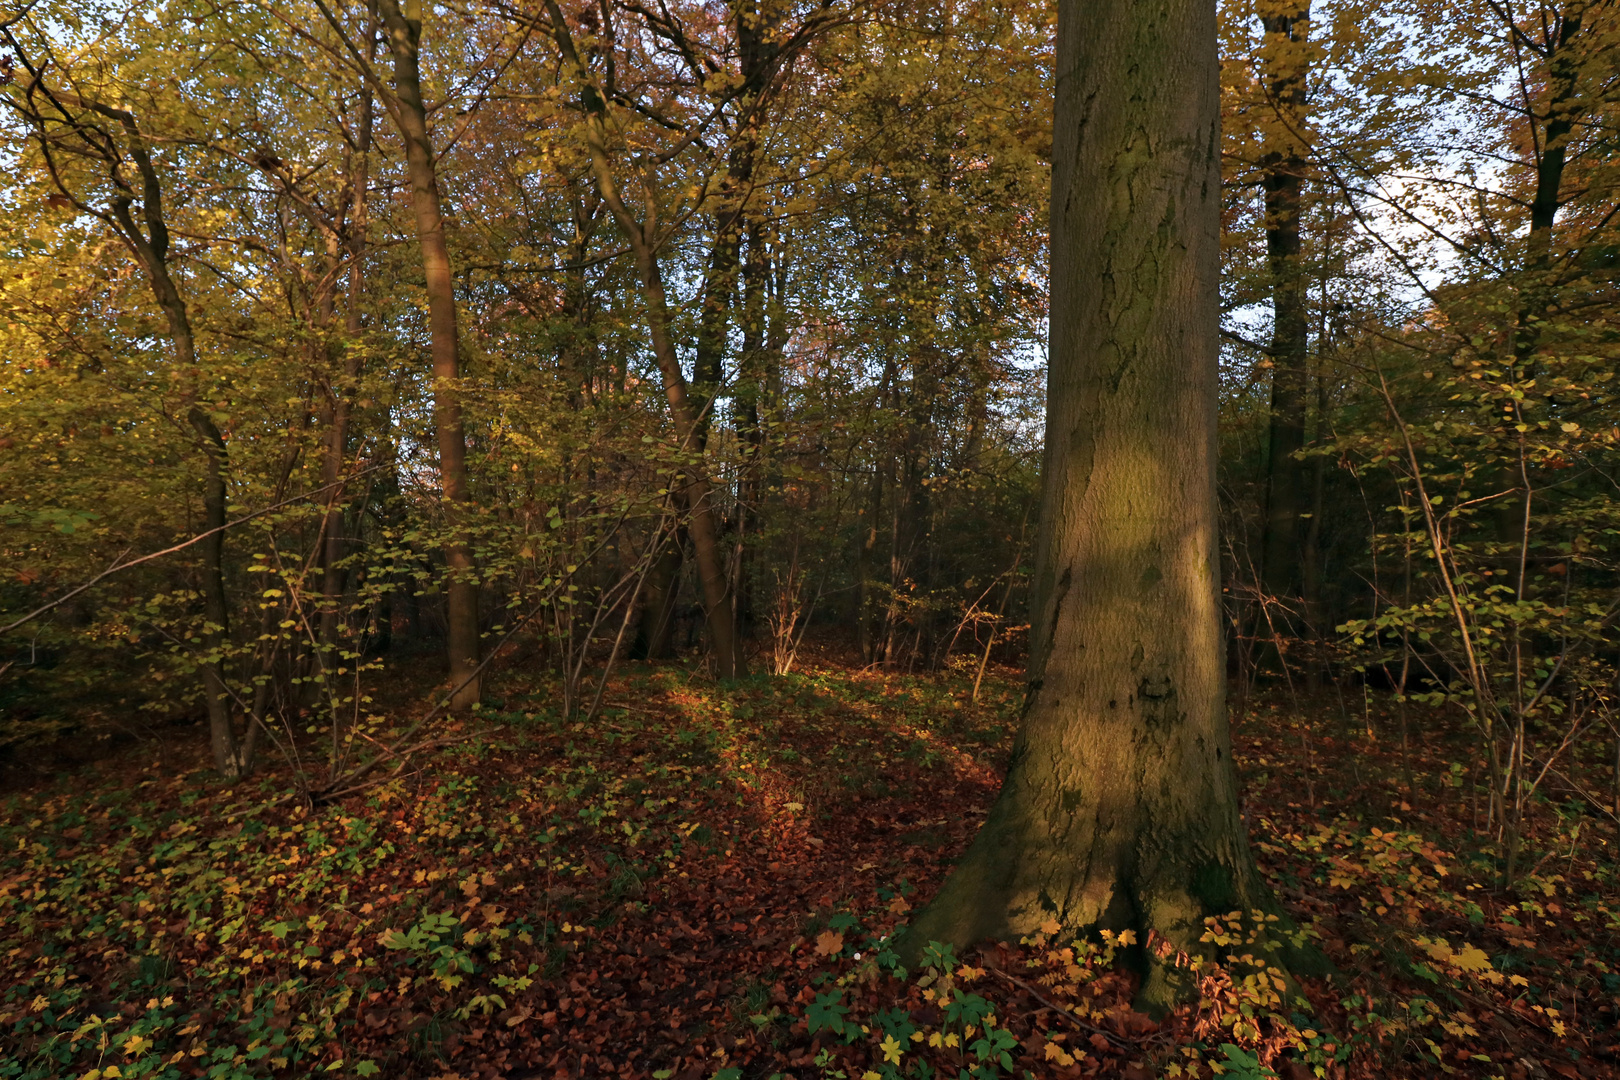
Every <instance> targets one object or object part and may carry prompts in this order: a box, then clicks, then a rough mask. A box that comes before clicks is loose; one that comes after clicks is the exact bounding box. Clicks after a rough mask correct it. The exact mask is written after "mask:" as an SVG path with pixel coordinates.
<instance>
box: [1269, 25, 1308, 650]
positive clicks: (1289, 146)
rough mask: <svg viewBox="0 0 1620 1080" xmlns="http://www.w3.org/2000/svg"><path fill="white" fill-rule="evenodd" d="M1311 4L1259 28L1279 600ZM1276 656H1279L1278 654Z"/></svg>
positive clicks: (1299, 370)
mask: <svg viewBox="0 0 1620 1080" xmlns="http://www.w3.org/2000/svg"><path fill="white" fill-rule="evenodd" d="M1309 18H1310V5H1309V3H1308V2H1305V3H1302V4H1301V5H1300V6H1299V7H1298V8H1297V9H1295V10H1294V11H1291V12H1289V13H1287V14H1283V15H1268V16H1266V17H1265V18H1264V19H1263V20H1262V21H1263V23H1264V25H1265V31H1266V39H1265V53H1264V55H1265V66H1266V93H1267V96H1268V97H1269V98H1270V104H1271V110H1270V111H1271V113H1272V117H1271V125H1270V127H1269V128H1268V132H1267V137H1266V146H1265V152H1264V156H1263V158H1262V168H1261V173H1262V182H1263V184H1264V188H1265V195H1266V261H1267V265H1268V268H1269V271H1270V274H1271V311H1272V329H1271V347H1270V349H1269V352H1270V359H1271V363H1272V371H1271V421H1270V426H1269V430H1268V438H1267V457H1266V518H1265V536H1264V539H1263V542H1262V545H1261V563H1260V565H1261V577H1262V580H1263V582H1264V585H1265V589H1266V592H1268V593H1269V594H1270V595H1271V596H1273V597H1275V598H1278V599H1280V600H1283V601H1284V602H1287V601H1291V600H1294V599H1296V598H1298V596H1299V594H1300V589H1301V586H1302V584H1303V582H1302V581H1301V578H1300V567H1301V564H1302V560H1301V550H1300V548H1301V539H1302V538H1301V536H1300V523H1301V518H1302V516H1303V515H1304V513H1305V506H1306V501H1307V499H1308V493H1307V491H1306V477H1305V466H1304V463H1303V462H1301V461H1300V460H1299V459H1298V458H1297V457H1295V455H1296V454H1297V453H1298V451H1300V450H1301V449H1303V447H1304V445H1305V420H1306V411H1307V405H1306V395H1307V391H1308V388H1309V380H1310V374H1309V370H1308V362H1307V343H1308V340H1309V332H1308V323H1307V319H1306V292H1305V287H1306V275H1305V273H1304V267H1302V266H1301V265H1300V259H1301V252H1302V246H1301V241H1300V211H1301V208H1302V200H1301V193H1302V189H1303V186H1304V176H1305V161H1304V158H1303V145H1302V142H1301V140H1302V138H1303V136H1304V132H1303V130H1302V128H1303V124H1304V121H1305V92H1306V81H1305V80H1306V52H1305V41H1304V38H1305V34H1304V30H1305V26H1306V23H1307V20H1308V19H1309ZM1279 659H1280V658H1279Z"/></svg>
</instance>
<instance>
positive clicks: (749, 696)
mask: <svg viewBox="0 0 1620 1080" xmlns="http://www.w3.org/2000/svg"><path fill="white" fill-rule="evenodd" d="M972 676H973V672H972V671H971V670H967V671H965V672H955V673H950V674H945V675H942V676H937V677H936V676H927V677H910V676H900V675H892V674H883V673H878V672H871V671H862V670H859V669H856V668H854V667H851V666H849V665H844V664H839V663H836V662H833V661H832V660H831V659H829V658H827V657H822V658H820V659H818V660H813V661H812V662H810V663H809V664H808V666H806V667H805V669H804V670H803V671H801V672H800V673H797V674H794V675H791V676H787V677H782V678H774V679H769V678H756V679H750V680H745V681H743V682H742V683H740V684H738V685H735V686H732V687H728V688H724V689H722V688H720V687H718V686H716V685H714V684H713V683H711V682H708V681H705V680H704V679H702V678H701V677H699V676H696V675H694V674H693V673H691V672H690V671H688V670H686V669H684V668H682V667H679V666H674V665H670V666H647V665H629V666H626V667H624V668H622V669H621V670H620V671H619V672H618V673H617V674H616V675H615V677H614V679H613V681H612V683H611V686H610V689H609V691H608V693H607V698H606V699H607V701H608V702H609V705H608V706H607V708H606V709H605V710H604V713H603V715H602V716H601V717H600V718H599V719H598V721H597V722H594V723H592V724H590V725H586V724H582V723H568V722H563V721H561V720H559V719H558V718H557V716H556V715H555V714H554V712H552V711H551V710H550V708H549V703H550V702H552V701H554V700H555V691H554V686H553V684H552V683H551V682H550V681H548V680H547V679H545V678H542V677H539V676H532V675H525V674H523V673H522V672H520V671H510V670H509V671H507V672H505V673H503V674H502V675H501V676H500V677H499V678H498V680H497V681H496V683H495V686H494V690H493V693H492V694H491V698H492V704H491V707H490V708H487V709H485V710H484V711H483V712H482V713H481V714H479V715H478V716H477V717H476V718H472V719H466V720H463V721H459V722H446V723H445V725H444V730H443V731H442V732H441V734H444V735H447V736H452V737H454V738H456V739H457V740H458V741H456V742H454V743H453V744H452V745H449V746H446V747H443V748H441V749H438V750H436V751H433V752H432V753H431V754H429V755H426V756H424V757H423V758H422V759H421V760H420V762H419V765H418V767H417V768H415V770H414V771H413V772H411V773H409V774H408V775H406V776H403V777H400V778H398V779H395V780H392V781H390V782H388V783H386V784H381V785H378V786H375V787H372V788H370V789H368V790H366V791H363V792H360V793H358V794H355V795H353V796H350V797H348V798H346V799H343V800H341V801H340V802H338V803H336V804H332V805H326V806H320V807H309V806H303V805H292V804H286V803H284V804H282V805H279V806H275V807H272V808H270V809H257V808H259V807H262V806H263V804H265V803H266V802H269V801H270V800H272V799H273V798H274V797H275V796H277V795H278V794H280V793H281V792H283V791H285V790H286V786H287V772H286V769H285V767H284V766H271V767H268V768H267V769H266V771H265V773H264V774H263V775H262V776H260V777H256V778H255V779H254V780H253V781H251V782H245V783H241V784H237V785H235V786H234V787H230V788H225V787H222V786H221V785H219V784H218V783H217V782H216V781H213V780H211V779H210V778H209V775H208V772H207V770H206V768H205V763H204V760H203V758H202V757H201V756H200V754H195V755H194V754H193V753H192V752H190V751H189V750H188V751H182V750H177V749H176V748H175V747H176V744H177V742H178V740H179V739H180V737H181V736H184V738H185V739H186V740H187V745H190V744H191V743H198V744H200V743H201V741H202V735H201V729H200V728H187V729H185V730H184V731H183V732H179V733H171V737H170V739H169V741H168V744H167V745H168V747H169V748H168V750H167V751H166V752H165V753H162V754H159V753H157V751H156V750H155V749H154V748H153V746H152V744H146V743H141V744H135V745H133V746H126V747H124V748H123V749H121V750H120V751H119V752H118V753H117V754H116V755H115V756H113V757H110V758H108V759H106V760H104V761H102V762H99V763H95V764H91V765H87V766H83V767H80V768H77V769H75V770H73V771H72V772H70V773H68V774H65V775H61V776H59V777H57V778H55V779H52V780H50V781H42V782H40V783H38V784H35V785H33V786H31V787H29V788H27V789H26V790H22V791H20V792H14V793H12V794H10V795H7V796H5V797H4V798H3V799H0V987H7V988H8V989H6V990H4V992H3V994H0V1077H5V1078H11V1077H24V1078H47V1077H49V1078H55V1077H70V1078H75V1080H104V1078H109V1077H120V1078H122V1077H164V1078H169V1077H175V1078H179V1077H193V1076H208V1077H228V1078H236V1077H260V1076H275V1077H289V1076H295V1077H306V1076H313V1075H317V1074H319V1075H322V1076H326V1075H331V1076H336V1077H343V1076H362V1077H364V1076H382V1077H385V1078H387V1077H422V1078H426V1077H437V1078H446V1080H448V1078H452V1077H455V1078H473V1077H512V1078H519V1077H536V1078H538V1077H553V1076H557V1077H583V1076H592V1077H595V1076H618V1077H624V1078H626V1080H630V1078H641V1077H649V1078H652V1080H708V1078H710V1077H720V1078H721V1080H766V1078H768V1077H771V1076H773V1075H775V1076H779V1077H781V1078H783V1080H786V1078H788V1077H794V1078H797V1080H812V1078H814V1080H856V1078H861V1080H893V1078H898V1077H903V1076H907V1077H909V1076H915V1077H920V1078H923V1080H928V1078H930V1077H933V1076H935V1075H939V1074H943V1075H945V1076H947V1077H952V1078H956V1077H958V1076H959V1075H963V1073H964V1070H966V1074H967V1075H971V1076H973V1077H985V1078H987V1077H991V1076H1003V1075H1005V1076H1016V1077H1023V1076H1035V1077H1064V1078H1069V1077H1088V1076H1094V1075H1101V1076H1123V1077H1128V1078H1131V1080H1138V1078H1144V1077H1156V1076H1213V1075H1216V1074H1224V1075H1225V1076H1226V1077H1233V1078H1239V1080H1246V1078H1250V1077H1262V1076H1271V1075H1278V1076H1282V1077H1288V1078H1296V1077H1305V1076H1313V1075H1322V1076H1334V1077H1341V1076H1342V1077H1385V1076H1387V1077H1402V1076H1425V1077H1429V1076H1435V1075H1437V1074H1447V1075H1457V1076H1465V1077H1504V1078H1509V1077H1511V1078H1514V1080H1524V1078H1530V1077H1535V1078H1540V1077H1552V1076H1558V1077H1571V1078H1573V1077H1603V1076H1617V1075H1620V1045H1617V1043H1620V1035H1617V1032H1616V1016H1617V1013H1616V1006H1617V1004H1620V940H1617V937H1616V930H1617V929H1620V891H1617V889H1616V858H1617V845H1616V838H1615V835H1614V832H1613V829H1612V826H1611V825H1610V824H1607V823H1604V822H1601V821H1600V820H1599V818H1598V817H1597V816H1593V815H1589V814H1587V813H1585V812H1583V811H1582V809H1581V807H1580V805H1579V804H1578V803H1574V802H1564V801H1558V800H1556V799H1549V800H1548V801H1545V802H1542V803H1539V804H1538V806H1537V808H1536V814H1535V821H1534V833H1535V836H1534V839H1533V841H1532V842H1531V844H1530V846H1529V848H1528V850H1527V853H1526V855H1525V856H1524V857H1523V860H1522V865H1523V866H1524V868H1525V873H1524V874H1523V876H1522V877H1521V878H1520V879H1519V880H1518V881H1517V882H1516V883H1515V884H1514V886H1513V887H1512V888H1511V889H1504V888H1503V887H1502V886H1501V882H1500V880H1499V874H1498V869H1497V864H1496V861H1495V859H1494V857H1493V855H1492V853H1491V850H1490V848H1489V845H1488V844H1486V843H1484V841H1483V838H1480V837H1476V836H1475V834H1474V833H1473V831H1472V827H1473V825H1474V824H1475V822H1476V821H1477V820H1478V816H1477V815H1478V811H1477V809H1476V805H1475V802H1474V799H1473V795H1472V793H1471V792H1472V781H1473V778H1472V776H1471V774H1470V773H1469V771H1468V769H1467V768H1466V767H1465V765H1464V764H1463V763H1464V762H1466V761H1468V760H1470V759H1471V758H1470V756H1468V755H1467V754H1465V752H1464V749H1463V745H1464V743H1463V741H1462V740H1461V739H1460V736H1459V737H1457V739H1456V740H1455V741H1454V740H1453V739H1452V738H1449V737H1441V736H1436V735H1433V734H1432V733H1431V734H1430V735H1429V736H1428V737H1426V738H1425V739H1423V740H1421V745H1415V746H1414V747H1413V750H1412V753H1411V755H1410V758H1409V759H1408V760H1405V761H1403V756H1402V754H1401V749H1400V740H1399V739H1398V737H1397V736H1396V734H1395V730H1394V729H1395V726H1396V725H1395V722H1394V721H1393V720H1392V719H1391V716H1390V715H1389V713H1388V711H1387V709H1386V708H1385V707H1384V703H1383V701H1382V699H1381V698H1380V699H1374V697H1372V696H1371V695H1364V694H1363V693H1362V691H1361V690H1360V689H1359V688H1357V689H1356V690H1355V691H1354V697H1355V700H1354V702H1352V703H1350V704H1345V703H1344V702H1342V701H1341V700H1339V699H1332V700H1330V701H1328V702H1327V703H1326V704H1325V706H1324V707H1322V708H1320V709H1315V710H1313V709H1308V708H1303V707H1300V706H1299V705H1297V704H1295V703H1294V702H1292V701H1291V700H1289V699H1287V698H1286V697H1283V696H1275V695H1273V696H1258V697H1255V698H1252V699H1250V700H1248V701H1244V702H1237V703H1235V704H1234V710H1233V714H1234V718H1235V721H1234V740H1235V748H1236V750H1237V756H1238V761H1239V766H1240V769H1241V773H1242V780H1243V791H1244V797H1245V814H1246V817H1247V820H1248V823H1249V828H1250V832H1251V836H1252V838H1253V842H1254V844H1255V845H1256V849H1257V853H1258V855H1259V857H1260V859H1261V860H1262V863H1263V867H1264V870H1265V872H1266V874H1267V876H1268V877H1269V879H1270V880H1271V882H1272V883H1273V886H1274V887H1275V889H1276V890H1277V892H1278V894H1279V896H1280V898H1281V899H1282V901H1283V903H1284V904H1285V906H1286V907H1287V908H1288V909H1289V910H1290V912H1291V913H1292V914H1293V915H1294V917H1295V918H1296V919H1297V920H1298V921H1299V922H1300V924H1301V925H1302V926H1307V927H1309V928H1310V930H1311V932H1312V933H1314V934H1316V935H1318V937H1319V939H1320V944H1321V946H1322V948H1323V949H1324V950H1325V951H1326V952H1327V953H1328V955H1329V956H1330V957H1331V958H1332V959H1333V960H1334V961H1335V963H1336V964H1337V965H1338V967H1339V970H1340V971H1341V972H1342V974H1343V979H1342V980H1341V981H1339V982H1338V983H1336V984H1329V983H1325V982H1307V983H1306V984H1305V985H1304V986H1303V987H1302V989H1303V990H1304V992H1305V993H1306V994H1307V995H1308V997H1309V1000H1310V1005H1309V1007H1308V1008H1302V1007H1300V1005H1299V1003H1298V1000H1297V998H1294V996H1293V994H1294V991H1293V989H1292V988H1290V989H1289V990H1288V991H1287V992H1286V996H1287V998H1288V1001H1287V1002H1285V993H1284V992H1283V991H1279V990H1278V989H1277V988H1276V986H1275V985H1274V983H1273V981H1272V980H1271V979H1270V978H1269V977H1267V974H1266V973H1265V972H1264V971H1258V972H1257V971H1256V970H1254V969H1253V968H1248V969H1230V970H1229V969H1227V968H1224V967H1220V966H1214V965H1210V966H1205V967H1201V968H1198V969H1196V970H1193V971H1192V972H1191V973H1190V975H1191V977H1192V978H1194V979H1196V980H1197V985H1198V987H1199V989H1200V990H1201V996H1200V1000H1199V1001H1196V1002H1192V1003H1189V1004H1188V1005H1187V1006H1186V1007H1185V1008H1183V1009H1182V1010H1180V1011H1179V1012H1177V1013H1175V1014H1173V1015H1171V1016H1169V1017H1167V1018H1165V1019H1164V1020H1163V1021H1162V1022H1161V1023H1155V1022H1154V1021H1152V1020H1151V1019H1149V1018H1148V1017H1146V1016H1143V1015H1141V1014H1138V1013H1134V1012H1132V1011H1131V1009H1130V1005H1129V1003H1130V1000H1131V994H1132V989H1133V981H1134V978H1135V977H1134V976H1133V975H1132V974H1131V971H1130V965H1129V964H1128V963H1125V962H1123V961H1124V960H1125V959H1127V958H1128V956H1129V955H1130V954H1131V953H1132V951H1133V949H1132V947H1131V944H1130V943H1129V942H1120V941H1105V940H1098V941H1079V942H1069V941H1062V940H1058V939H1057V927H1055V926H1053V927H1051V928H1050V929H1049V931H1047V932H1046V933H1043V934H1041V935H1038V936H1036V937H1035V938H1034V939H1031V940H1028V941H1025V942H1023V943H1020V944H1013V945H1005V946H1000V947H997V948H994V949H987V950H982V951H977V952H975V953H974V954H973V955H970V956H966V957H962V958H955V957H951V956H942V955H939V954H934V955H932V956H931V961H932V963H931V966H929V967H927V968H926V969H925V970H924V971H923V972H913V973H910V977H909V979H907V980H904V981H902V980H899V979H896V978H895V977H894V973H893V972H892V970H891V969H890V965H891V964H892V954H888V953H887V952H886V951H885V949H884V948H883V941H882V939H883V936H884V935H885V934H887V933H888V932H889V931H890V930H891V929H892V927H893V926H895V925H896V924H897V923H898V922H900V921H903V920H904V919H905V917H906V912H907V911H908V910H909V909H911V908H914V907H916V906H917V905H918V904H920V903H922V902H924V901H925V900H926V899H927V897H928V896H929V895H930V894H931V893H932V891H933V890H934V889H935V888H936V887H937V885H938V884H939V882H940V881H941V880H942V878H943V875H944V874H945V873H946V872H947V871H948V869H949V866H950V862H951V860H952V858H953V857H954V856H955V855H957V854H958V853H959V852H960V851H961V850H962V849H963V848H964V846H965V845H966V844H967V842H968V841H969V839H970V838H971V837H972V835H973V833H974V831H975V829H976V828H977V826H978V824H979V822H980V821H981V820H982V819H983V815H984V813H985V811H986V809H987V807H988V806H989V804H990V802H991V801H992V799H993V797H994V795H995V792H996V788H997V784H998V779H999V770H1000V768H1001V767H1002V765H1003V763H1004V760H1005V757H1006V754H1007V752H1008V749H1009V747H1010V745H1011V738H1012V732H1013V726H1014V724H1015V721H1016V715H1017V710H1018V704H1019V698H1020V694H1021V686H1020V684H1019V683H1018V681H1017V676H1016V673H1015V672H1012V671H1005V672H1001V673H996V672H992V675H991V677H990V678H988V679H987V680H986V682H985V685H984V688H983V693H981V695H980V697H979V700H978V701H977V702H975V701H973V700H971V687H972ZM394 692H395V693H396V694H397V695H399V699H400V701H401V702H405V701H408V700H411V699H413V698H420V697H421V696H423V693H424V692H425V687H412V686H410V685H409V684H408V682H407V683H401V684H398V685H396V686H395V688H394ZM1347 692H1348V691H1347ZM1363 706H1364V707H1363ZM409 712H410V707H409V706H407V705H404V704H401V705H400V707H399V715H400V718H401V722H402V723H403V722H404V720H405V719H406V718H407V717H408V714H409ZM1419 719H1420V718H1418V717H1416V716H1414V719H1413V725H1414V730H1417V729H1418V720H1419ZM1415 742H1416V740H1415ZM197 749H199V750H200V749H201V747H200V746H199V747H198V748H197ZM1454 758H1455V760H1456V761H1457V762H1458V763H1457V764H1455V765H1454V764H1453V759H1454ZM154 759H155V760H154ZM1589 764H1590V767H1591V768H1592V769H1594V770H1596V769H1597V768H1598V765H1597V763H1589ZM1407 775H1411V776H1413V777H1416V778H1418V779H1417V780H1416V781H1415V782H1413V783H1411V784H1407V783H1404V782H1403V777H1405V776H1407ZM1593 782H1594V784H1596V783H1600V782H1601V781H1598V780H1594V781H1593ZM1241 915H1242V913H1234V918H1233V920H1232V922H1231V923H1230V924H1223V925H1216V926H1213V927H1212V929H1211V934H1212V935H1215V938H1214V939H1215V940H1217V941H1219V942H1220V943H1222V944H1223V945H1224V944H1226V943H1228V942H1231V943H1232V944H1231V948H1232V950H1233V953H1232V955H1236V954H1238V953H1239V952H1240V951H1242V948H1243V942H1244V940H1245V937H1246V935H1247V934H1248V933H1249V927H1248V925H1247V921H1246V918H1243V917H1240V916H1241Z"/></svg>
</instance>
